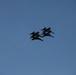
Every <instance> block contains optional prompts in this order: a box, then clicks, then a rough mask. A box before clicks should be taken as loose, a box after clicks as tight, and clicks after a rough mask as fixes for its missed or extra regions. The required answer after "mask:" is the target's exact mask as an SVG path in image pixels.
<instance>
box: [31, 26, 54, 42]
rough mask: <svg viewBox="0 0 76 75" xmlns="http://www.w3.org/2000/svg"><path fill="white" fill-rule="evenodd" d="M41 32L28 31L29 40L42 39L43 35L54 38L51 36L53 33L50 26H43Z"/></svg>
mask: <svg viewBox="0 0 76 75" xmlns="http://www.w3.org/2000/svg"><path fill="white" fill-rule="evenodd" d="M41 31H42V33H41V35H40V32H39V31H38V32H35V31H33V32H32V33H30V35H31V37H30V38H31V40H40V41H43V40H42V38H43V37H45V36H50V37H52V38H54V36H52V34H54V32H52V30H51V27H48V28H46V27H44V28H43V29H41Z"/></svg>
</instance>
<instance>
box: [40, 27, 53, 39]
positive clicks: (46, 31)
mask: <svg viewBox="0 0 76 75" xmlns="http://www.w3.org/2000/svg"><path fill="white" fill-rule="evenodd" d="M41 31H43V32H42V35H43V36H42V37H45V36H51V37H52V38H54V36H52V35H51V34H54V32H52V30H51V28H50V27H49V28H46V27H44V28H43V29H42V30H41Z"/></svg>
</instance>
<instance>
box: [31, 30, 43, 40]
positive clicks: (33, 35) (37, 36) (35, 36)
mask: <svg viewBox="0 0 76 75" xmlns="http://www.w3.org/2000/svg"><path fill="white" fill-rule="evenodd" d="M30 35H31V37H30V38H31V40H41V41H43V40H42V39H41V38H40V37H42V36H41V35H40V34H39V32H34V31H33V32H32V33H30Z"/></svg>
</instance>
